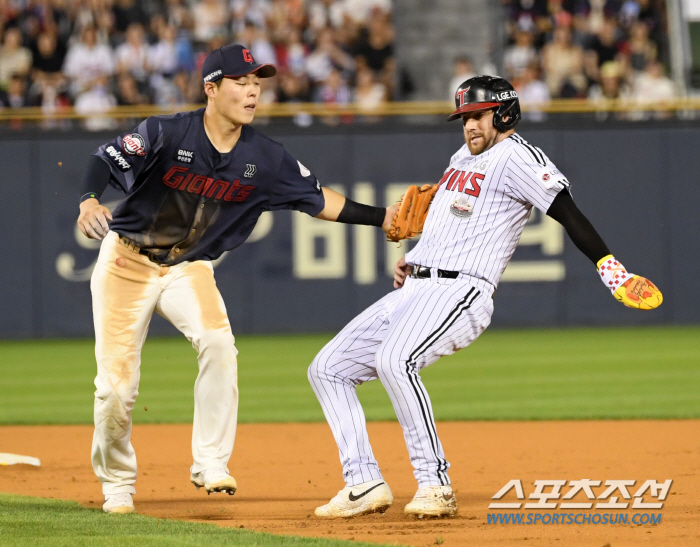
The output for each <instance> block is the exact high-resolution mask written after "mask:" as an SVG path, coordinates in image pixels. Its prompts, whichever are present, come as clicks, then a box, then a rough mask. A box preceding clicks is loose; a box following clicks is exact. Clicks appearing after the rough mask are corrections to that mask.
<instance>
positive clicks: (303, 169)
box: [297, 160, 311, 177]
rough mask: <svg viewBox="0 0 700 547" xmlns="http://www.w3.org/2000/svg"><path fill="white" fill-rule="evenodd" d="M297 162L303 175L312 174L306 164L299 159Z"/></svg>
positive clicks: (308, 175)
mask: <svg viewBox="0 0 700 547" xmlns="http://www.w3.org/2000/svg"><path fill="white" fill-rule="evenodd" d="M297 163H298V164H299V172H300V173H301V176H302V177H310V176H311V171H309V170H308V169H307V168H306V167H304V165H303V164H302V163H301V162H300V161H299V160H297Z"/></svg>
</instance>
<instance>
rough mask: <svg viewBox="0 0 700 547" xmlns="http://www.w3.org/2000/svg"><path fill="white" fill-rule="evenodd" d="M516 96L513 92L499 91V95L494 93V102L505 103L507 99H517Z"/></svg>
mask: <svg viewBox="0 0 700 547" xmlns="http://www.w3.org/2000/svg"><path fill="white" fill-rule="evenodd" d="M517 98H518V94H517V93H516V92H515V91H501V92H500V93H496V100H497V101H507V100H509V99H517Z"/></svg>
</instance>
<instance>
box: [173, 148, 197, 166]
mask: <svg viewBox="0 0 700 547" xmlns="http://www.w3.org/2000/svg"><path fill="white" fill-rule="evenodd" d="M175 161H181V162H182V163H192V162H193V161H194V152H193V151H192V150H185V149H183V148H178V149H177V152H176V154H175Z"/></svg>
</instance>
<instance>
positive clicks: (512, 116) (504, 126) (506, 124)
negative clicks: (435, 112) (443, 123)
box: [447, 76, 520, 131]
mask: <svg viewBox="0 0 700 547" xmlns="http://www.w3.org/2000/svg"><path fill="white" fill-rule="evenodd" d="M455 106H456V107H457V110H455V111H454V112H453V113H452V115H451V116H450V117H449V118H447V121H448V122H449V121H452V120H456V119H457V118H460V117H461V116H462V114H463V113H465V112H476V111H478V110H491V109H495V112H494V113H493V125H494V127H495V128H496V129H498V130H499V131H508V130H509V129H513V128H514V127H515V126H516V125H517V124H518V122H519V121H520V101H519V100H518V94H517V93H516V92H515V90H514V89H513V86H512V85H510V82H508V81H507V80H504V79H503V78H497V77H494V76H475V77H474V78H469V79H468V80H467V81H465V82H463V83H462V85H460V86H459V87H458V88H457V91H456V92H455ZM506 114H507V115H508V121H503V117H504V116H505V115H506Z"/></svg>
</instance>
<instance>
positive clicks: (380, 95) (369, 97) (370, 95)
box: [353, 68, 387, 110]
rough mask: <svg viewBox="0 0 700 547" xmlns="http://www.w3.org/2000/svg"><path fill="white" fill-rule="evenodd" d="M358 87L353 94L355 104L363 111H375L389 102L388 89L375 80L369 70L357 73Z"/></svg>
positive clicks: (364, 69)
mask: <svg viewBox="0 0 700 547" xmlns="http://www.w3.org/2000/svg"><path fill="white" fill-rule="evenodd" d="M356 79H357V85H356V86H355V90H354V93H353V96H354V102H355V104H356V105H357V106H358V107H359V108H360V109H362V110H375V109H377V108H378V107H379V106H381V105H382V104H384V103H385V102H386V100H387V90H386V87H385V86H384V85H383V84H381V83H379V82H377V81H376V80H375V76H374V72H372V71H371V70H370V69H369V68H362V69H360V70H358V71H357V75H356Z"/></svg>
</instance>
